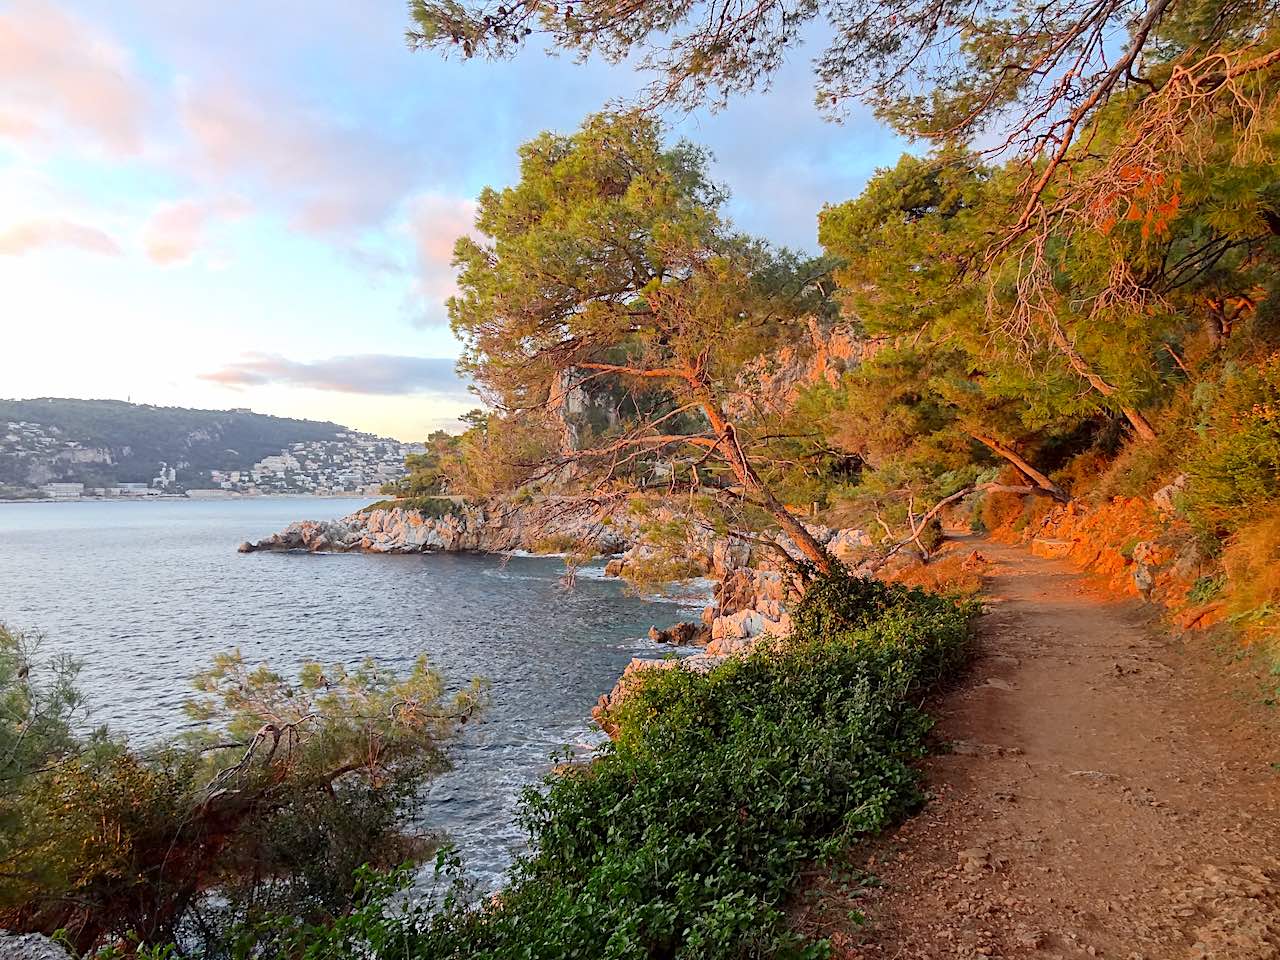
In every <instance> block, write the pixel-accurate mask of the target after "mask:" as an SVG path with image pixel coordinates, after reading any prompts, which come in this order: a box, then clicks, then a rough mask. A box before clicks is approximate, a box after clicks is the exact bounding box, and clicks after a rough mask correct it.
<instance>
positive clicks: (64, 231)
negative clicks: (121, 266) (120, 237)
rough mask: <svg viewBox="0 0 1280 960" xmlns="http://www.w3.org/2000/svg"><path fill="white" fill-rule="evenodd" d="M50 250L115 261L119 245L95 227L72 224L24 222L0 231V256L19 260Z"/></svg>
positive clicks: (44, 220) (61, 222)
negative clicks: (90, 254)
mask: <svg viewBox="0 0 1280 960" xmlns="http://www.w3.org/2000/svg"><path fill="white" fill-rule="evenodd" d="M49 247H70V248H72V249H75V250H83V251H85V252H86V253H100V254H104V255H106V256H112V257H116V256H119V255H120V245H119V244H117V243H116V242H115V240H113V239H111V237H110V236H108V235H107V234H106V233H104V232H103V231H101V230H99V229H98V228H97V227H90V226H86V225H85V224H82V223H75V222H74V221H71V220H61V219H56V218H46V219H40V220H27V221H24V222H22V223H17V224H14V225H13V226H11V227H9V228H7V229H4V230H0V256H10V257H20V256H23V255H24V254H28V253H32V252H33V251H35V250H41V249H45V248H49Z"/></svg>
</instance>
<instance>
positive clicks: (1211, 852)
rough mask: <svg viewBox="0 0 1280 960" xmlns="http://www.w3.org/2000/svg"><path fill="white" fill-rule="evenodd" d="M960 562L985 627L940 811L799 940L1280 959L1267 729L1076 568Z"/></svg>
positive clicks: (1034, 561)
mask: <svg viewBox="0 0 1280 960" xmlns="http://www.w3.org/2000/svg"><path fill="white" fill-rule="evenodd" d="M972 548H976V549H978V550H979V551H980V552H981V553H982V554H983V556H984V557H986V558H987V559H988V560H989V561H990V562H991V563H992V569H991V576H990V578H989V580H988V586H987V590H986V594H987V597H988V601H989V612H987V613H986V614H985V615H984V616H983V618H982V621H981V624H980V628H979V638H980V639H979V647H978V651H977V657H976V661H975V664H974V667H973V670H972V673H971V674H970V676H969V677H968V678H967V679H966V681H965V682H964V683H962V684H961V685H959V686H958V687H957V688H956V689H955V690H953V691H951V692H949V693H948V694H946V695H945V696H944V697H943V698H942V699H941V701H940V702H939V703H938V704H936V705H935V708H934V712H935V715H936V716H938V718H939V726H938V730H937V734H938V736H939V737H940V738H941V739H942V740H944V741H949V742H951V744H952V745H953V747H952V751H953V752H951V753H949V754H944V755H940V756H937V757H934V758H933V759H931V760H930V761H928V764H927V770H926V776H927V780H928V787H929V790H930V792H931V794H932V796H933V799H932V800H931V802H930V803H929V805H928V806H927V807H926V808H925V810H924V811H923V812H922V813H921V814H920V815H919V816H917V817H915V818H914V819H912V820H910V821H908V822H907V823H906V824H905V825H904V826H903V827H902V829H900V830H899V831H898V832H897V833H896V834H894V835H893V836H891V837H888V838H886V839H884V840H883V841H879V842H878V843H877V844H876V847H875V848H874V849H873V850H872V851H871V854H870V860H869V862H868V863H867V864H866V869H867V870H868V871H869V872H870V873H871V874H874V876H875V878H876V880H877V881H878V884H879V885H877V886H858V885H857V884H854V885H852V887H851V888H850V889H849V890H848V891H847V892H845V893H841V892H840V891H839V889H838V888H839V887H840V884H838V883H836V884H833V883H830V882H828V883H825V884H823V885H822V887H821V889H822V890H823V895H822V899H821V903H822V909H821V911H815V913H814V914H813V915H812V916H811V919H810V923H811V924H812V925H815V926H816V927H817V928H819V929H822V930H823V932H827V933H831V934H834V937H833V939H834V941H835V943H836V945H837V950H836V955H837V956H840V957H859V958H882V957H883V958H902V960H906V958H917V957H920V958H925V957H927V958H931V960H932V958H943V957H973V956H988V957H1029V958H1031V957H1033V958H1041V957H1044V958H1049V957H1060V958H1076V957H1115V958H1122V960H1138V958H1141V960H1165V958H1178V960H1182V958H1214V960H1272V958H1280V766H1276V765H1274V764H1276V763H1277V761H1280V736H1277V731H1278V730H1280V726H1278V725H1277V722H1276V717H1275V713H1276V711H1275V710H1274V709H1269V708H1267V707H1265V706H1263V705H1262V704H1261V703H1260V702H1259V699H1258V697H1257V696H1256V694H1255V693H1245V692H1241V690H1240V688H1239V686H1238V683H1239V679H1238V678H1236V677H1231V676H1227V675H1226V674H1227V673H1228V672H1229V668H1228V667H1226V666H1225V659H1224V658H1223V657H1222V656H1220V655H1218V654H1216V653H1214V652H1213V651H1212V650H1210V649H1206V648H1205V646H1204V645H1203V644H1201V645H1198V646H1197V645H1194V644H1193V645H1192V646H1191V647H1184V646H1183V644H1182V643H1180V642H1179V641H1177V640H1174V639H1171V638H1170V637H1169V635H1168V633H1167V632H1166V631H1162V630H1160V629H1158V628H1157V627H1155V626H1154V625H1152V624H1150V623H1149V622H1148V617H1149V616H1150V614H1149V613H1147V612H1146V610H1145V608H1143V607H1142V606H1141V605H1140V604H1137V603H1135V602H1130V601H1117V600H1115V599H1111V598H1108V597H1107V596H1105V595H1104V594H1102V593H1101V592H1099V591H1098V589H1097V588H1096V587H1095V586H1094V584H1092V582H1091V581H1089V579H1088V578H1086V577H1085V576H1084V575H1082V574H1079V573H1077V572H1075V571H1073V570H1072V569H1071V568H1070V567H1068V566H1067V565H1066V564H1064V563H1062V562H1059V561H1053V560H1045V559H1042V558H1039V557H1035V556H1033V555H1031V554H1030V553H1028V552H1027V551H1025V550H1023V549H1021V548H1016V547H1008V546H1001V545H999V544H994V543H990V542H987V541H973V542H972V543H971V544H968V545H967V546H966V547H965V549H972ZM845 886H846V887H847V886H848V884H847V883H846V884H845ZM850 910H856V911H858V914H861V915H865V917H866V923H865V924H864V925H861V926H859V925H858V924H857V923H856V922H854V923H851V922H849V920H848V919H847V917H848V915H849V911H850ZM837 916H838V917H839V918H840V919H839V920H834V919H833V918H835V917H837ZM855 916H857V914H855ZM823 928H825V929H823Z"/></svg>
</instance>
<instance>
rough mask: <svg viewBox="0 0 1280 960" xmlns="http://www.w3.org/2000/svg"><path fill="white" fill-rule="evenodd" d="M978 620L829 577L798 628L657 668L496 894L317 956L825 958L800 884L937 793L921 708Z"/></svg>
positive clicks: (879, 587) (359, 929)
mask: <svg viewBox="0 0 1280 960" xmlns="http://www.w3.org/2000/svg"><path fill="white" fill-rule="evenodd" d="M968 615H969V610H968V608H966V607H963V606H957V605H954V604H952V603H949V602H947V601H945V600H942V599H940V598H937V597H931V596H929V595H926V594H924V593H922V592H920V591H916V590H907V589H904V588H901V587H893V586H886V585H884V584H880V583H877V582H873V581H868V580H862V579H856V578H850V577H847V576H843V575H841V576H838V577H834V578H829V579H826V580H823V581H820V582H819V583H817V584H816V585H815V586H814V587H813V589H812V590H811V591H810V592H809V594H808V596H807V597H806V599H805V600H804V601H803V603H802V604H801V606H800V608H799V609H798V611H797V613H796V618H795V620H796V624H797V629H796V632H795V635H794V636H792V637H791V638H790V639H788V640H778V641H769V642H765V643H762V644H760V645H758V646H757V647H756V648H754V649H753V650H752V651H751V652H750V653H749V654H747V655H745V656H743V657H741V658H735V659H732V660H729V661H727V662H725V663H724V664H722V665H721V666H719V667H717V668H716V669H714V670H712V671H710V672H709V673H707V674H701V673H697V672H693V671H688V670H661V671H659V670H655V671H651V672H650V673H649V674H648V675H647V676H644V677H643V680H642V681H640V682H639V683H638V686H637V687H636V688H634V692H633V693H632V694H631V695H630V696H629V697H628V698H626V699H625V700H624V701H623V703H622V705H621V706H620V707H619V708H618V709H617V710H616V712H615V715H614V717H613V719H614V720H615V721H616V722H617V723H618V725H619V735H618V739H617V741H616V742H614V743H612V744H610V745H608V746H606V747H605V748H604V750H603V753H602V755H601V756H600V757H599V758H598V759H597V760H596V761H595V762H594V763H592V764H591V765H590V766H589V767H586V768H580V769H576V770H574V771H572V772H570V773H568V774H566V775H561V776H557V777H552V778H550V779H549V780H548V782H547V784H546V788H545V790H543V791H530V792H529V793H527V794H526V796H525V798H524V801H523V805H522V812H521V818H522V821H523V824H524V826H525V827H526V828H527V830H528V832H529V836H530V839H531V842H532V852H531V853H530V854H529V855H528V856H527V857H525V858H523V859H522V860H520V861H519V862H518V863H517V864H516V866H515V867H514V869H513V872H512V875H511V878H510V884H509V886H508V887H507V889H505V890H504V891H503V892H502V894H501V895H500V897H499V898H498V899H497V900H496V901H493V902H488V903H484V904H482V905H478V906H477V905H467V904H465V903H462V902H454V903H452V904H451V905H450V906H448V907H447V908H446V909H444V910H443V911H438V912H435V913H427V912H425V911H424V912H421V913H416V914H413V915H411V916H409V917H402V918H400V919H398V920H395V921H383V920H381V919H376V918H375V919H373V920H371V921H368V922H363V923H344V924H343V925H341V926H340V927H339V928H337V929H336V930H331V931H329V932H328V933H326V934H325V935H324V936H323V937H321V938H320V939H319V940H318V941H317V942H314V943H312V944H311V946H310V951H311V953H310V955H311V956H314V957H339V956H351V955H358V954H359V953H360V950H361V949H362V944H365V943H367V942H368V941H369V939H370V938H372V939H373V940H375V941H376V942H377V944H378V949H379V956H380V957H382V958H384V960H391V958H406V960H407V958H415V960H421V958H428V957H429V958H432V960H446V958H457V960H462V958H468V960H470V958H476V957H494V958H517V957H519V958H535V957H547V958H550V957H556V958H574V957H578V958H584V960H585V958H592V960H597V958H624V957H634V958H649V957H681V958H694V957H698V958H710V957H747V956H820V955H823V953H824V952H825V946H824V945H823V944H815V943H806V942H803V940H802V939H801V938H800V937H799V936H798V935H797V934H795V933H794V932H793V931H792V930H791V929H790V928H789V927H788V925H787V922H786V918H785V913H784V911H785V905H786V901H787V896H788V893H789V891H790V890H791V889H792V886H793V884H794V882H795V879H796V876H797V873H798V871H799V870H800V869H801V867H802V865H804V864H805V863H806V862H809V861H811V860H812V859H814V858H822V857H823V856H824V855H827V854H831V853H834V852H835V851H837V850H840V849H842V848H843V847H845V846H846V845H847V844H848V843H850V842H851V841H853V840H855V839H857V838H858V837H860V836H864V835H866V834H869V833H872V832H874V831H876V830H879V829H881V828H883V827H884V826H885V825H887V824H889V823H891V822H892V821H893V820H894V819H895V818H897V817H899V816H901V815H903V814H904V813H906V812H908V811H909V810H911V809H912V807H914V806H915V805H916V804H917V803H918V802H919V800H920V792H919V788H918V777H917V773H916V771H915V770H914V769H913V767H912V761H913V760H915V759H916V758H917V757H919V756H920V755H921V752H922V750H923V747H924V736H925V733H926V731H927V730H928V728H929V720H928V718H927V717H926V715H925V714H924V713H923V712H922V711H921V710H920V709H919V707H918V703H919V700H920V698H921V695H922V693H923V692H924V691H925V690H926V689H927V688H928V687H929V686H930V685H931V684H933V683H935V682H936V681H937V680H938V679H939V678H940V677H942V676H944V675H945V674H946V673H947V672H948V671H949V670H950V669H952V668H953V667H954V666H955V665H956V664H957V663H958V661H959V660H960V658H961V657H962V656H963V654H964V651H965V647H966V636H967V621H968ZM365 919H366V920H368V917H367V916H366V918H365ZM388 923H389V924H391V925H392V926H393V927H394V928H395V930H394V932H392V931H390V930H389V929H388Z"/></svg>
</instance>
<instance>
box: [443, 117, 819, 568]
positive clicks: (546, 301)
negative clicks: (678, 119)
mask: <svg viewBox="0 0 1280 960" xmlns="http://www.w3.org/2000/svg"><path fill="white" fill-rule="evenodd" d="M706 165H707V156H706V154H705V153H704V152H703V151H702V150H700V149H698V148H696V147H693V146H691V145H690V144H688V143H683V142H682V143H679V144H676V145H675V146H667V145H665V144H664V142H663V137H662V129H661V127H660V126H659V124H658V123H657V122H656V121H654V120H652V119H651V118H649V117H646V116H643V115H639V114H603V115H598V116H594V117H591V118H589V119H588V120H587V121H586V122H585V124H584V125H583V127H582V128H581V130H579V131H578V132H577V133H575V134H573V135H572V136H556V135H552V134H543V135H542V136H540V137H538V138H536V139H534V140H532V141H531V142H529V143H527V144H525V145H524V147H523V148H522V149H521V151H520V181H519V183H517V184H516V185H515V186H513V187H508V188H506V189H504V190H493V189H487V190H485V191H484V193H482V194H481V196H480V199H479V211H478V214H477V217H476V227H477V231H478V233H479V234H480V239H472V238H469V237H468V238H463V239H461V240H459V241H458V244H457V247H456V249H455V265H456V266H457V267H458V268H459V278H458V286H459V294H458V295H457V296H456V297H454V298H453V299H451V300H450V302H449V312H450V317H451V321H452V325H453V330H454V332H455V333H456V334H457V335H458V336H459V337H460V338H461V339H462V340H463V342H464V343H465V344H466V346H467V352H466V355H465V357H464V360H463V366H464V368H465V369H466V371H467V372H468V373H469V374H470V375H471V376H472V377H473V378H474V380H475V381H476V383H477V385H478V386H479V388H480V390H481V392H482V394H483V395H484V397H485V399H486V400H487V401H488V402H489V403H490V404H491V405H493V406H494V407H495V408H496V409H497V410H498V411H499V412H500V416H501V418H502V420H503V421H504V422H507V423H510V424H512V425H513V428H514V429H519V424H520V422H521V421H522V420H526V421H533V422H537V421H545V418H546V415H547V413H546V412H547V410H548V409H557V408H561V407H563V406H564V405H565V400H566V398H568V397H570V396H574V395H577V396H583V395H593V396H596V397H605V398H608V402H609V404H610V405H611V416H610V417H609V421H610V422H609V424H608V425H607V426H604V427H597V428H589V429H586V430H582V431H577V433H576V435H575V437H574V442H573V443H565V444H561V445H560V446H559V447H558V448H556V449H547V450H546V451H545V454H544V455H543V456H541V457H540V458H539V459H538V461H537V462H530V463H525V464H521V465H520V466H521V469H520V471H518V475H519V476H520V477H521V478H523V479H525V480H537V479H544V480H545V479H549V478H552V477H560V478H563V477H565V476H567V475H572V477H573V480H574V483H575V484H576V485H577V486H578V487H579V488H580V489H583V490H585V491H586V492H587V493H588V494H589V495H592V496H595V497H597V498H598V499H599V500H600V502H601V503H609V502H614V503H616V502H618V497H619V492H620V491H622V492H623V493H624V494H625V492H626V491H627V490H628V489H634V487H635V484H636V483H637V482H638V481H639V479H640V478H641V477H643V476H644V475H645V474H646V472H651V471H652V470H653V468H654V466H655V465H656V464H658V463H662V464H664V465H665V467H666V468H667V469H668V470H669V471H670V474H669V476H670V479H671V487H672V489H675V488H676V487H679V488H681V489H688V490H690V491H694V490H696V491H697V492H698V493H700V494H705V495H707V496H709V497H710V498H712V500H713V501H716V502H719V503H722V504H725V505H726V506H727V507H728V508H729V509H731V510H734V511H736V512H737V515H739V516H741V515H743V513H744V512H751V513H753V514H755V515H759V516H765V517H768V518H771V520H772V522H773V523H776V525H777V527H779V528H781V530H782V532H783V533H785V534H786V536H787V537H788V538H789V539H790V540H791V542H792V543H793V544H794V545H795V546H796V548H797V549H798V550H799V551H800V553H801V554H802V555H803V556H804V558H805V560H807V562H808V564H810V565H811V566H812V567H813V568H816V569H817V570H818V571H820V572H823V573H827V572H830V571H831V570H832V568H833V561H832V559H831V557H830V555H829V554H828V553H827V551H826V550H825V549H824V548H823V546H822V545H821V544H820V543H819V542H818V541H817V540H815V539H814V537H813V536H812V535H811V534H810V533H809V531H808V530H806V528H805V527H804V525H803V524H802V523H801V522H800V521H799V520H798V519H797V518H796V517H795V516H794V515H793V514H792V513H791V512H790V511H789V510H788V509H787V507H786V506H785V505H784V503H783V502H782V500H781V499H780V498H779V496H778V494H777V493H776V492H775V491H774V490H773V489H772V488H771V486H770V484H769V483H768V482H767V481H766V480H765V479H763V478H762V476H761V469H760V466H759V456H760V454H759V453H758V452H754V451H757V450H758V446H757V443H756V442H755V441H753V439H752V437H751V429H750V426H749V425H747V424H744V423H742V422H735V419H734V418H732V417H730V416H729V415H728V414H727V412H726V409H727V405H726V402H725V401H726V398H727V396H728V395H729V394H730V393H731V392H732V391H733V390H734V389H735V387H736V386H737V382H736V378H737V377H738V375H739V373H740V371H741V369H742V365H743V364H744V363H745V362H746V361H747V360H749V359H750V358H752V357H754V356H757V355H759V354H761V353H762V352H765V351H767V350H769V349H771V348H773V347H776V346H777V345H779V344H782V343H786V342H788V341H790V340H794V339H795V338H796V337H797V336H799V335H800V333H801V331H802V330H803V329H804V326H805V324H806V322H807V320H808V318H809V317H810V316H811V315H812V312H813V310H814V309H815V305H816V304H819V303H821V302H824V300H825V298H824V296H823V293H822V291H821V290H820V289H819V288H818V285H817V284H816V283H815V280H816V279H817V278H818V277H820V276H822V275H824V273H825V271H824V270H823V268H822V266H821V265H820V264H819V265H815V264H807V263H804V262H801V261H799V260H798V259H796V258H794V257H792V256H790V255H788V254H786V253H779V252H777V251H774V250H772V249H770V248H769V247H768V246H767V245H765V244H764V243H761V242H759V241H756V240H753V239H751V238H748V237H745V236H742V235H741V234H738V233H735V232H734V231H733V230H732V229H731V227H730V225H729V223H728V222H727V221H726V220H725V219H724V218H723V216H722V215H721V213H720V208H721V207H722V205H723V203H724V200H725V194H724V192H723V191H722V190H721V189H719V188H718V187H716V186H715V185H714V184H712V183H711V182H710V181H709V180H708V178H707V173H706Z"/></svg>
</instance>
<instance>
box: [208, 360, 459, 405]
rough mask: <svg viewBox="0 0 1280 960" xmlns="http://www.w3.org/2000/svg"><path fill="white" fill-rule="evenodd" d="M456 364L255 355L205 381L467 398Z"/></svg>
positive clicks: (252, 385) (423, 361)
mask: <svg viewBox="0 0 1280 960" xmlns="http://www.w3.org/2000/svg"><path fill="white" fill-rule="evenodd" d="M455 363H456V361H454V360H451V359H449V358H447V357H404V356H396V355H392V354H383V353H366V354H359V355H356V356H347V357H332V358H330V359H328V360H316V361H313V362H310V363H308V362H304V361H300V360H289V359H288V358H286V357H282V356H280V355H278V354H265V353H251V354H246V355H245V357H244V358H243V359H242V360H240V361H238V362H236V363H231V364H228V365H227V366H225V367H223V368H222V369H221V370H215V371H214V372H213V373H206V374H201V376H200V379H202V380H208V381H210V382H212V383H218V384H221V385H222V386H225V387H235V388H239V387H261V386H267V385H269V384H278V385H283V386H290V387H304V388H306V389H310V390H328V391H334V392H338V393H363V394H375V395H378V396H395V395H400V394H409V393H434V394H443V395H446V396H456V397H461V396H466V388H465V386H464V385H463V382H462V381H461V380H460V379H459V378H458V375H457V374H456V373H455V372H454V365H455Z"/></svg>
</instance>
